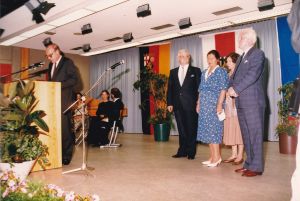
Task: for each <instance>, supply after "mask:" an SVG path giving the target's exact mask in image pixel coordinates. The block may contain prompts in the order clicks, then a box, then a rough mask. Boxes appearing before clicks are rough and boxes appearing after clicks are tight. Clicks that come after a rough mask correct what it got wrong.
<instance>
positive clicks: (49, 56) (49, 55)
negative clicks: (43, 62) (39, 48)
mask: <svg viewBox="0 0 300 201" xmlns="http://www.w3.org/2000/svg"><path fill="white" fill-rule="evenodd" d="M55 51H56V49H54V50H53V52H52V53H50V54H48V55H47V54H46V55H45V57H46V58H47V59H51V58H52V57H53V54H54V53H55Z"/></svg>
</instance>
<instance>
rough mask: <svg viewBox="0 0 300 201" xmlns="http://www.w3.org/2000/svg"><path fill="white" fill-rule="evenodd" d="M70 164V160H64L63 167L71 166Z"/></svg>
mask: <svg viewBox="0 0 300 201" xmlns="http://www.w3.org/2000/svg"><path fill="white" fill-rule="evenodd" d="M70 162H71V160H70V159H63V161H62V164H63V165H69V164H70Z"/></svg>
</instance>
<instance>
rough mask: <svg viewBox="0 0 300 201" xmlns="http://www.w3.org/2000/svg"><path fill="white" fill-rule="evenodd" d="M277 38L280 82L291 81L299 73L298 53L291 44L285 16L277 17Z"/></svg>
mask: <svg viewBox="0 0 300 201" xmlns="http://www.w3.org/2000/svg"><path fill="white" fill-rule="evenodd" d="M277 29H278V39H279V51H280V63H281V79H282V84H286V83H287V82H290V81H293V80H295V79H296V77H297V76H298V75H299V72H300V63H299V55H298V54H297V53H296V52H295V51H294V49H293V47H292V44H291V31H290V28H289V26H288V23H287V17H286V16H284V17H279V18H277Z"/></svg>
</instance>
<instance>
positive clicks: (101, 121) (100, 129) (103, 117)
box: [88, 90, 113, 146]
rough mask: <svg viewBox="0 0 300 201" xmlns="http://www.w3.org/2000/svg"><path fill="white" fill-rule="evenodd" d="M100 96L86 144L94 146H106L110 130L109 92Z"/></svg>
mask: <svg viewBox="0 0 300 201" xmlns="http://www.w3.org/2000/svg"><path fill="white" fill-rule="evenodd" d="M100 96H101V102H100V103H99V105H98V109H97V112H96V117H95V118H93V120H92V121H93V122H91V126H90V129H89V135H88V143H89V144H92V145H94V146H101V145H105V144H108V133H109V130H110V128H111V125H110V119H111V116H112V111H113V103H112V102H111V101H109V92H108V91H107V90H103V91H102V92H101V94H100Z"/></svg>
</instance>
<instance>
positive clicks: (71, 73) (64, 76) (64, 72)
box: [49, 56, 79, 160]
mask: <svg viewBox="0 0 300 201" xmlns="http://www.w3.org/2000/svg"><path fill="white" fill-rule="evenodd" d="M52 66H53V64H52V63H50V64H49V80H50V81H53V82H61V112H62V114H61V122H62V125H61V126H62V158H63V160H71V158H72V153H73V145H74V134H73V133H72V131H71V117H72V115H71V112H70V111H69V112H68V113H66V114H63V111H64V110H65V109H67V108H68V106H69V105H70V104H72V97H73V96H72V95H73V87H74V86H75V85H76V84H77V82H78V80H79V76H78V73H77V69H76V67H75V65H74V63H73V61H72V60H70V59H68V58H66V57H64V56H62V58H61V60H60V61H59V63H58V66H57V67H56V69H55V71H54V74H53V77H51V69H52Z"/></svg>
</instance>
